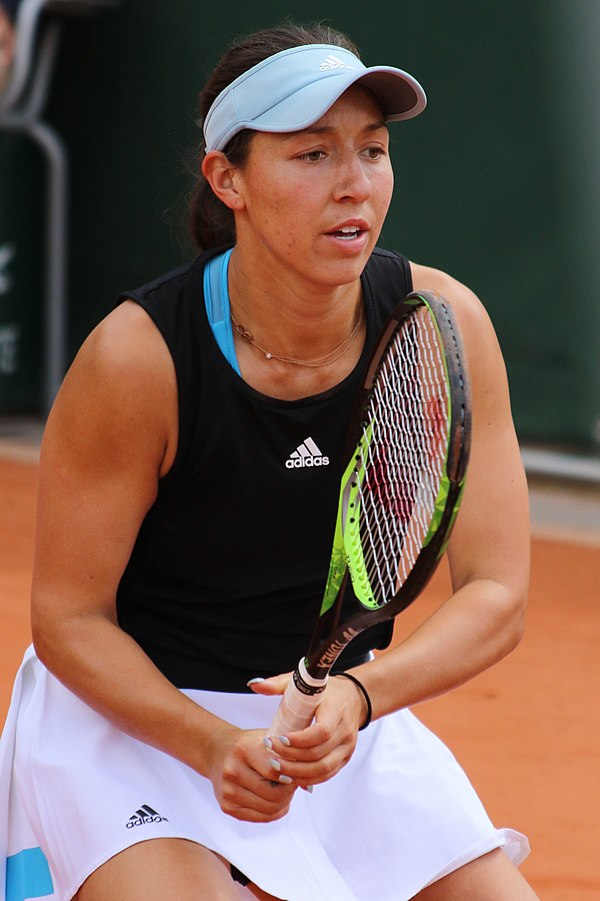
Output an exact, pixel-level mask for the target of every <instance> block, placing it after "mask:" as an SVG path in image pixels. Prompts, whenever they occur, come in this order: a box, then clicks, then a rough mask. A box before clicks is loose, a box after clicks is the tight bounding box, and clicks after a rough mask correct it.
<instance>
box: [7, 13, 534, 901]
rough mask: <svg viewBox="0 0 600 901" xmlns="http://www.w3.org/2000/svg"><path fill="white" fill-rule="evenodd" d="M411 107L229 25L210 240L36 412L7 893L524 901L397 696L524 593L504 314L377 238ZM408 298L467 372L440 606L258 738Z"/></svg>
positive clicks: (385, 88)
mask: <svg viewBox="0 0 600 901" xmlns="http://www.w3.org/2000/svg"><path fill="white" fill-rule="evenodd" d="M424 106H425V95H424V92H423V89H422V88H421V86H420V85H419V84H418V82H417V81H416V80H415V79H414V78H412V77H411V76H410V75H408V74H406V73H405V72H403V71H401V70H400V69H395V68H392V67H372V68H365V66H364V65H363V64H362V63H361V62H360V60H359V58H358V54H357V52H356V49H355V48H354V47H353V45H352V44H351V43H350V42H349V41H348V39H347V38H346V37H344V36H343V35H341V34H338V33H336V32H333V31H331V30H330V29H329V28H325V27H321V26H318V27H312V26H311V27H308V28H301V27H296V26H292V25H289V26H285V27H282V28H276V29H270V30H268V31H265V32H262V33H260V34H257V35H252V36H250V37H247V38H244V39H242V40H240V41H238V42H236V43H235V44H234V45H233V46H232V47H231V48H230V49H229V51H228V52H227V53H226V54H225V56H224V57H223V59H222V60H221V62H220V63H219V65H218V66H217V68H216V69H215V71H214V72H213V74H212V75H211V77H210V79H209V81H208V84H207V86H206V88H205V89H204V92H203V93H202V95H201V111H202V120H203V128H204V142H203V147H202V154H201V175H200V176H199V182H198V187H197V191H196V194H195V198H194V204H193V216H192V224H193V231H194V235H195V237H196V239H197V242H198V245H199V248H200V250H201V251H202V253H201V255H200V256H199V257H198V258H197V259H196V260H194V261H193V262H192V263H190V264H189V265H186V266H183V267H182V268H180V269H178V270H177V271H175V272H170V273H168V274H166V275H163V276H162V277H160V278H157V279H156V280H155V281H153V282H151V283H149V284H147V285H145V286H143V287H141V288H139V289H136V290H129V291H127V292H125V294H123V295H122V297H121V298H120V301H121V302H120V303H119V305H118V306H117V307H116V308H115V309H114V311H113V312H111V314H110V315H109V316H108V317H107V318H106V319H105V320H104V321H103V322H101V323H100V324H99V325H98V327H97V328H96V329H95V331H94V332H93V333H92V334H91V336H90V337H89V338H88V339H87V340H86V342H85V343H84V345H83V347H82V348H81V350H80V352H79V354H78V356H77V358H76V360H75V362H74V363H73V366H72V367H71V369H70V371H69V373H68V374H67V377H66V379H65V381H64V384H63V386H62V388H61V391H60V393H59V396H58V398H57V400H56V403H55V405H54V409H53V410H52V413H51V415H50V417H49V420H48V423H47V428H46V432H45V436H44V440H43V447H42V455H41V464H40V485H39V514H38V526H37V540H36V552H35V566H34V578H33V600H32V619H33V639H34V644H33V648H32V649H31V650H30V651H29V652H28V653H27V655H26V659H25V661H24V663H23V666H22V669H21V671H20V673H19V676H18V679H17V683H16V686H15V693H14V698H13V703H12V705H11V711H10V715H9V719H8V723H7V727H6V731H5V736H4V739H3V744H4V750H3V755H4V756H3V760H4V767H5V773H7V771H8V766H9V764H8V763H7V761H8V760H9V759H10V764H11V765H12V773H13V775H12V785H11V792H10V797H9V798H8V800H7V801H6V803H5V807H4V810H5V814H6V815H5V822H6V823H7V824H8V825H7V829H6V835H7V838H6V847H7V880H6V885H7V894H6V898H7V901H14V899H15V898H17V897H19V898H23V897H41V896H42V895H43V896H44V897H49V898H51V899H53V901H70V899H73V898H75V899H77V901H115V899H121V898H123V899H124V898H127V899H129V901H138V899H139V901H142V899H143V901H164V899H175V898H176V899H177V901H185V899H190V901H192V899H198V898H210V899H211V901H217V899H219V901H221V899H222V901H234V899H238V898H246V897H247V898H252V897H258V898H263V899H265V898H271V899H273V898H274V899H283V901H306V899H311V901H367V899H369V901H372V899H377V901H401V899H408V898H415V897H416V898H419V899H422V901H436V899H442V898H443V899H444V901H451V899H460V901H464V899H465V898H469V899H470V901H476V899H480V901H527V899H533V898H535V895H534V893H533V891H532V890H531V888H530V887H529V886H528V885H527V883H526V882H525V880H524V879H523V878H522V876H521V875H520V873H519V871H518V869H517V866H516V865H518V863H519V862H520V861H521V860H522V859H523V858H524V857H525V856H526V854H527V850H528V846H527V840H526V838H525V837H524V836H523V835H521V834H520V833H518V832H514V831H512V830H511V829H509V828H498V827H497V826H495V825H493V824H492V823H491V821H490V819H489V818H488V816H487V814H486V813H485V810H484V808H483V806H482V804H481V802H480V801H479V799H478V798H477V796H476V794H475V792H474V790H473V788H472V787H471V785H470V784H469V782H468V780H467V778H466V777H465V775H464V773H463V772H462V770H461V769H460V767H459V766H458V764H457V762H456V761H455V760H454V758H453V756H452V755H451V754H450V752H449V751H448V750H447V749H446V748H445V747H444V746H443V745H442V744H441V743H440V741H439V740H438V739H437V738H436V737H435V736H433V735H432V734H431V733H430V732H429V731H428V730H427V729H425V728H424V727H423V726H422V725H421V724H420V722H419V721H418V720H417V719H416V718H415V717H414V716H413V715H412V713H411V712H409V709H408V708H410V707H411V706H412V705H414V704H416V703H418V702H421V701H424V700H426V699H428V698H432V697H434V696H436V695H439V694H441V693H443V692H446V691H449V690H451V689H452V688H454V687H456V686H458V685H461V684H462V683H464V682H465V681H466V680H468V679H470V678H472V677H473V676H476V675H477V674H478V673H480V672H482V671H483V670H485V669H486V668H487V667H490V666H491V665H492V664H494V663H495V662H497V661H498V660H500V659H501V658H502V657H504V656H505V655H506V654H507V653H509V652H510V651H511V650H512V649H513V648H514V647H515V645H516V644H517V643H518V641H519V639H520V636H521V632H522V629H523V616H524V607H525V599H526V594H527V585H528V512H527V499H526V487H525V480H524V476H523V471H522V468H521V464H520V457H519V451H518V447H517V442H516V439H515V434H514V429H513V425H512V421H511V415H510V409H509V398H508V391H507V383H506V377H505V371H504V367H503V362H502V358H501V355H500V351H499V349H498V345H497V342H496V339H495V336H494V333H493V330H492V327H491V325H490V322H489V320H488V318H487V316H486V314H485V312H484V310H483V308H482V306H481V305H480V303H479V302H478V301H477V299H476V298H475V297H474V296H473V294H472V293H471V292H470V291H469V290H468V289H467V288H465V287H463V286H462V285H461V284H459V283H458V282H456V281H455V280H454V279H452V278H451V277H450V276H448V275H446V274H444V273H442V272H440V271H437V270H435V269H431V268H428V267H426V266H422V265H417V264H414V263H409V262H408V261H407V260H405V259H404V258H403V257H402V256H400V255H398V254H395V253H392V252H386V251H381V250H379V249H377V248H376V243H377V240H378V237H379V235H380V231H381V228H382V225H383V222H384V219H385V216H386V212H387V209H388V205H389V203H390V198H391V196H392V182H393V176H392V169H391V165H390V158H389V155H388V126H387V123H388V122H393V121H394V120H401V119H410V118H411V117H413V116H416V115H417V114H418V113H420V112H421V111H422V110H423V108H424ZM403 127H409V126H408V125H407V126H403ZM413 288H416V289H431V290H434V291H438V292H440V293H441V294H443V295H444V296H445V297H446V298H447V300H448V302H449V303H450V304H451V306H452V308H453V309H454V312H455V316H456V318H457V320H458V322H459V323H460V327H461V330H462V333H463V336H464V341H465V345H466V349H467V354H468V360H469V367H470V372H471V379H472V392H473V409H472V413H473V423H474V432H473V440H472V451H471V462H470V471H469V477H468V482H467V488H466V492H465V495H464V500H463V505H462V510H461V513H460V515H459V518H458V522H457V525H456V528H455V530H454V532H453V535H452V539H451V543H450V547H449V552H448V553H449V561H450V568H451V575H452V585H453V593H452V596H451V597H449V598H448V600H447V602H446V603H445V604H443V606H442V607H441V608H440V609H439V610H438V611H437V612H436V613H435V614H434V615H432V616H431V618H430V619H428V620H427V621H426V622H425V623H424V624H423V625H422V626H421V627H420V628H419V629H418V630H417V631H416V632H414V634H410V635H406V636H405V638H404V640H403V641H402V642H401V643H400V644H399V645H397V646H396V647H395V648H394V649H391V650H388V651H387V652H386V653H382V654H377V655H376V656H374V655H373V653H372V652H373V651H374V650H376V649H378V648H380V649H384V648H385V647H386V646H387V645H388V644H389V641H390V628H391V627H390V626H387V625H386V626H376V627H374V628H372V629H370V630H368V631H367V632H365V633H363V635H361V636H360V637H359V638H357V639H356V640H355V641H353V642H351V643H350V645H349V646H348V648H347V650H346V651H345V652H344V654H343V655H342V657H341V658H340V660H339V661H338V671H344V672H349V673H350V675H351V676H353V677H354V680H358V681H353V680H352V679H348V678H343V677H338V676H334V677H332V678H331V679H330V680H329V684H328V687H327V689H326V691H325V692H324V694H323V697H322V700H321V703H320V704H319V707H318V709H317V713H316V719H315V721H314V723H313V724H312V725H310V726H309V727H307V728H306V729H304V730H301V731H298V732H292V733H290V734H287V735H282V736H274V737H272V738H267V729H268V726H269V724H270V723H271V721H272V719H273V716H274V714H275V711H276V710H277V707H278V704H279V700H280V696H281V693H282V692H283V690H284V688H285V685H286V683H287V680H288V679H289V673H290V671H291V670H293V668H294V666H295V665H296V663H297V662H298V659H299V658H300V657H301V655H302V654H303V653H304V652H305V651H306V648H307V643H308V639H309V636H310V633H311V630H312V626H313V623H314V621H315V618H316V616H317V614H318V611H319V608H320V603H321V598H322V594H323V587H324V584H325V580H326V577H327V567H328V561H329V554H330V549H331V540H332V536H333V526H334V520H335V513H336V506H337V491H338V484H339V479H340V475H341V471H342V467H343V464H344V462H345V461H344V452H345V449H344V442H345V435H346V427H347V421H348V418H349V414H350V410H351V409H352V405H353V402H354V397H355V395H356V392H357V389H358V386H359V384H360V379H361V375H362V374H364V372H363V371H364V368H365V365H366V361H367V359H368V357H369V352H370V350H371V349H372V347H373V345H374V343H375V342H376V340H377V336H378V334H379V332H380V330H381V328H382V326H383V324H384V322H385V320H386V319H387V316H388V314H389V313H390V310H391V309H392V307H393V306H394V305H395V304H396V302H397V301H398V300H399V299H401V298H402V297H403V296H404V295H405V294H406V293H407V292H408V291H410V290H411V289H413ZM367 725H368V728H365V727H366V726H367ZM499 778H501V774H499ZM8 781H9V776H8V775H6V776H5V779H4V784H5V788H6V785H7V784H8ZM313 788H314V791H312V789H313ZM34 877H35V879H36V880H37V882H36V883H35V886H37V887H36V888H35V890H34V892H33V894H31V889H30V890H29V891H30V893H29V894H27V889H26V888H23V885H22V883H27V881H28V880H29V882H30V883H31V884H33V883H32V880H33V879H34ZM15 886H17V888H15ZM40 886H41V890H40ZM19 890H20V891H21V892H23V891H25V892H26V893H25V894H23V893H22V894H18V891H19ZM35 891H38V895H37V896H36V895H35ZM11 892H12V894H11Z"/></svg>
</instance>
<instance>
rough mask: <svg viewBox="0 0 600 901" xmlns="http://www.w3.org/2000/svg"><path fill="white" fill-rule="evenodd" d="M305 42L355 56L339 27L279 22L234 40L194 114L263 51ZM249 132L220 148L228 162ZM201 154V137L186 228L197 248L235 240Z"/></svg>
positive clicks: (238, 159) (237, 161)
mask: <svg viewBox="0 0 600 901" xmlns="http://www.w3.org/2000/svg"><path fill="white" fill-rule="evenodd" d="M305 44H334V45H335V46H337V47H344V48H345V49H346V50H349V51H350V52H351V53H354V54H355V55H356V56H358V50H357V48H356V47H355V46H354V44H353V43H352V41H351V40H350V39H349V38H347V37H346V35H344V34H342V33H341V32H339V31H335V30H334V29H333V28H330V27H329V26H327V25H322V24H320V23H317V24H310V25H294V24H291V23H289V24H285V25H280V26H278V27H276V28H267V29H265V30H264V31H259V32H256V33H255V34H250V35H247V36H246V37H243V38H240V39H239V40H236V41H234V43H233V44H231V46H230V47H229V49H228V50H227V51H226V52H225V54H224V55H223V57H222V58H221V60H220V62H219V63H218V64H217V66H216V68H215V69H214V71H213V73H212V75H211V76H210V77H209V79H208V81H207V82H206V85H205V87H204V89H203V91H202V92H201V93H200V96H199V103H200V116H201V119H202V121H204V119H205V117H206V115H207V114H208V111H209V109H210V108H211V106H212V104H213V102H214V101H215V99H216V98H217V97H218V95H219V94H220V93H221V91H222V90H224V89H225V88H226V87H227V85H229V84H231V82H232V81H235V79H236V78H238V76H240V75H242V74H243V73H244V72H247V71H248V69H251V68H252V67H253V66H256V65H258V63H260V62H262V61H263V60H264V59H267V58H268V57H269V56H273V54H275V53H279V52H280V51H282V50H290V49H291V48H292V47H302V46H304V45H305ZM253 134H254V132H253V131H250V130H249V129H245V130H244V131H240V132H238V134H236V135H234V137H233V138H232V139H231V141H229V143H228V144H227V146H226V147H225V150H224V152H225V154H226V155H227V157H228V159H229V161H230V162H231V163H232V164H233V165H234V166H240V167H241V166H243V165H244V163H245V162H246V159H247V157H248V151H249V148H250V141H251V140H252V136H253ZM203 156H204V142H202V144H201V146H200V157H199V160H198V171H199V177H198V181H197V182H196V185H195V187H194V189H193V192H192V195H191V205H190V231H191V235H192V238H193V240H194V242H195V244H196V246H197V247H198V249H199V250H201V251H202V250H209V249H210V248H212V247H219V246H221V245H223V244H231V243H233V242H234V241H235V221H234V217H233V213H232V211H231V210H230V209H229V208H228V207H226V206H225V204H224V203H222V202H221V201H220V200H219V199H218V197H216V195H215V194H214V193H213V191H212V189H211V187H210V185H209V184H208V182H207V181H206V179H205V178H204V176H203V175H202V172H201V171H200V162H201V160H202V158H203Z"/></svg>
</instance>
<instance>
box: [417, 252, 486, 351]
mask: <svg viewBox="0 0 600 901" xmlns="http://www.w3.org/2000/svg"><path fill="white" fill-rule="evenodd" d="M410 268H411V272H412V281H413V288H414V290H415V291H435V292H437V293H438V294H441V295H442V297H444V298H445V300H447V301H448V303H449V304H450V306H451V307H452V309H453V311H454V313H455V315H456V317H457V319H458V321H459V324H460V326H461V328H462V330H463V332H464V333H465V337H467V336H469V334H470V333H473V337H475V335H478V336H479V337H481V333H482V331H483V332H484V333H485V332H488V333H489V334H490V336H491V335H494V329H493V326H492V322H491V320H490V317H489V315H488V313H487V310H486V309H485V306H484V304H483V303H482V301H481V300H480V299H479V297H478V296H477V295H476V294H475V293H474V291H472V290H471V289H470V288H469V287H468V286H467V285H465V284H463V283H462V282H460V281H459V280H458V279H456V278H454V277H453V276H452V275H449V274H448V273H447V272H444V271H443V270H441V269H435V268H433V267H432V266H424V265H422V264H420V263H414V262H411V263H410Z"/></svg>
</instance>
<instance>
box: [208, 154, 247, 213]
mask: <svg viewBox="0 0 600 901" xmlns="http://www.w3.org/2000/svg"><path fill="white" fill-rule="evenodd" d="M236 172H237V169H236V167H235V166H232V165H231V163H230V162H229V160H228V159H227V157H226V156H225V154H224V153H222V152H221V151H220V150H211V151H210V152H209V153H207V154H206V155H205V157H204V159H203V160H202V174H203V175H204V178H205V179H206V180H207V182H208V183H209V185H210V186H211V188H212V189H213V191H214V193H215V194H216V195H217V197H218V198H219V200H220V201H222V203H224V204H225V206H227V207H229V209H230V210H240V209H241V208H242V206H243V200H242V198H241V197H240V195H239V194H238V192H237V190H236V187H235V173H236Z"/></svg>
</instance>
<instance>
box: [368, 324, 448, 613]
mask: <svg viewBox="0 0 600 901" xmlns="http://www.w3.org/2000/svg"><path fill="white" fill-rule="evenodd" d="M449 414H450V410H449V389H448V384H447V377H446V369H445V365H444V357H443V353H442V349H441V347H440V341H439V336H438V332H437V328H436V325H435V322H434V320H433V317H432V315H431V314H430V312H429V310H428V309H427V308H426V307H419V308H417V309H416V310H415V311H413V312H412V313H411V315H410V316H409V317H408V319H407V320H405V321H404V323H403V324H402V326H401V327H400V328H399V329H398V331H397V332H396V335H395V336H394V338H393V341H392V343H391V346H390V348H389V350H388V352H387V354H386V356H385V358H384V361H383V363H382V365H381V367H380V370H379V372H378V373H377V376H376V378H375V383H374V386H373V390H372V393H371V397H370V401H369V403H368V405H367V408H366V412H365V417H364V421H363V434H364V435H365V440H364V441H362V442H360V446H361V452H360V460H359V461H358V462H357V475H358V479H357V481H358V484H359V492H358V494H359V502H358V506H359V508H360V517H359V518H358V520H359V529H360V542H361V546H362V553H363V558H364V561H365V569H366V573H367V575H368V578H369V581H370V584H371V588H372V591H373V593H374V595H375V597H374V600H375V601H376V603H377V605H379V604H384V603H386V602H387V601H388V600H389V599H391V598H392V597H393V596H394V595H395V594H397V592H398V590H399V588H400V586H401V585H402V584H403V582H404V581H405V579H406V578H407V576H408V574H409V573H410V571H411V569H412V567H413V564H414V562H415V560H416V558H417V556H418V554H419V552H420V551H421V548H422V547H423V544H424V542H425V540H426V538H427V536H428V534H429V531H430V527H431V524H432V520H433V519H434V515H435V512H436V500H437V499H438V495H439V490H440V483H441V482H442V479H443V476H444V471H445V469H444V463H445V459H446V451H447V441H448V438H447V436H448V420H449ZM367 436H368V437H367Z"/></svg>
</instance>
